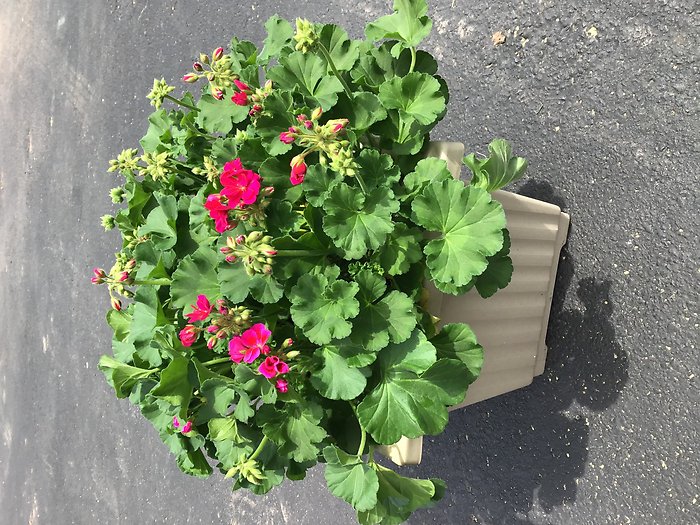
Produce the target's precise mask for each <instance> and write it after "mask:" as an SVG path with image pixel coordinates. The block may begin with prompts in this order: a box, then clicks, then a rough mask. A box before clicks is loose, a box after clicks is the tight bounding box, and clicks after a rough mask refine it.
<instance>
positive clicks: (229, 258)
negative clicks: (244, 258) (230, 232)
mask: <svg viewBox="0 0 700 525" xmlns="http://www.w3.org/2000/svg"><path fill="white" fill-rule="evenodd" d="M226 262H227V263H234V262H236V256H235V255H227V256H226Z"/></svg>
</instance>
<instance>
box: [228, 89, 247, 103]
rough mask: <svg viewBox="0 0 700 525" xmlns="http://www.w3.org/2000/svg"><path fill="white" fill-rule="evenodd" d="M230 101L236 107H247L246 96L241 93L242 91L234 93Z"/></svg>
mask: <svg viewBox="0 0 700 525" xmlns="http://www.w3.org/2000/svg"><path fill="white" fill-rule="evenodd" d="M231 100H232V101H233V103H234V104H236V105H238V106H247V105H248V95H247V94H246V93H243V91H236V92H235V93H234V94H233V96H232V97H231Z"/></svg>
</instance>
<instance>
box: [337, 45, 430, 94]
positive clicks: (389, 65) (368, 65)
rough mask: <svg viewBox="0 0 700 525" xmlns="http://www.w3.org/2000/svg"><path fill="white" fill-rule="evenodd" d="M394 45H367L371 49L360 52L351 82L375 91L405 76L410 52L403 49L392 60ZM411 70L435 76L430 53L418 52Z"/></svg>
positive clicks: (408, 65) (409, 62) (408, 67)
mask: <svg viewBox="0 0 700 525" xmlns="http://www.w3.org/2000/svg"><path fill="white" fill-rule="evenodd" d="M395 44H396V42H394V41H391V42H384V43H383V44H382V45H380V46H379V47H377V48H375V47H374V46H372V45H371V44H369V45H370V46H371V47H369V49H368V50H367V51H364V50H363V51H364V52H361V54H360V60H359V61H358V62H357V64H355V67H354V68H353V69H352V71H351V72H350V75H351V76H352V78H353V80H354V81H355V82H356V83H358V84H364V85H366V86H367V87H369V88H370V89H371V90H373V91H376V90H377V89H379V86H380V85H382V84H383V83H384V82H385V81H387V80H391V79H392V78H395V77H404V76H406V75H407V74H408V73H409V70H410V67H411V58H412V57H411V52H410V50H409V49H404V50H403V51H402V52H401V55H399V57H398V58H394V57H393V56H392V53H391V51H392V48H393V47H394V45H395ZM413 70H414V71H418V72H420V73H427V74H429V75H435V73H436V72H437V62H436V61H435V59H434V58H433V57H432V56H431V55H430V53H426V52H425V51H418V52H417V53H416V63H415V65H414V69H413Z"/></svg>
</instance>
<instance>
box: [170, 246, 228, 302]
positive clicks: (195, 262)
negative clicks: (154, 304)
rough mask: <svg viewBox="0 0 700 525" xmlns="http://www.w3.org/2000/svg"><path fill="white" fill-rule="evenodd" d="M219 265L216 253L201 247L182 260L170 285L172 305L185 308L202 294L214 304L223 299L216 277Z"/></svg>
mask: <svg viewBox="0 0 700 525" xmlns="http://www.w3.org/2000/svg"><path fill="white" fill-rule="evenodd" d="M217 264H218V256H217V255H216V252H215V251H214V250H212V249H211V248H207V247H201V248H199V249H198V250H197V251H196V252H194V253H193V254H192V255H188V256H187V257H185V258H184V259H182V262H181V263H180V265H179V266H178V267H177V270H175V272H174V273H173V282H172V284H171V285H170V297H171V299H172V305H173V306H175V307H177V308H184V307H185V306H189V305H190V304H194V303H195V302H196V301H197V296H198V295H200V294H203V295H206V296H207V299H209V301H210V302H212V303H213V302H214V301H215V300H216V299H218V298H219V297H221V291H220V289H219V281H218V279H217V275H216V265H217Z"/></svg>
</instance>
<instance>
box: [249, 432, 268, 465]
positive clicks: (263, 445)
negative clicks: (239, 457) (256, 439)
mask: <svg viewBox="0 0 700 525" xmlns="http://www.w3.org/2000/svg"><path fill="white" fill-rule="evenodd" d="M267 442H268V439H267V436H263V438H262V441H260V444H259V445H258V448H256V449H255V452H253V454H252V455H251V456H250V457H249V458H248V459H249V460H251V461H252V460H254V459H255V458H257V457H258V456H259V455H260V453H261V452H262V451H263V449H264V448H265V445H267Z"/></svg>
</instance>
